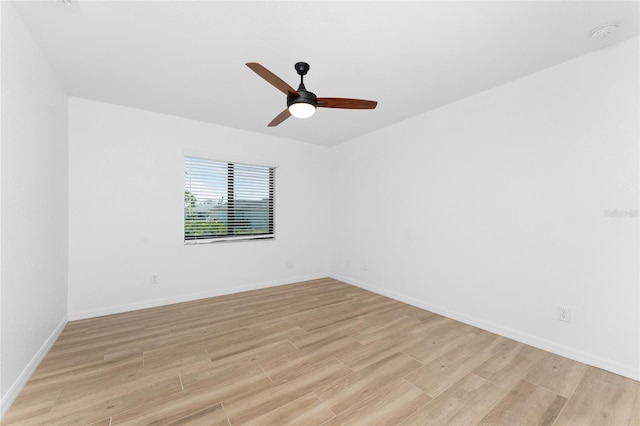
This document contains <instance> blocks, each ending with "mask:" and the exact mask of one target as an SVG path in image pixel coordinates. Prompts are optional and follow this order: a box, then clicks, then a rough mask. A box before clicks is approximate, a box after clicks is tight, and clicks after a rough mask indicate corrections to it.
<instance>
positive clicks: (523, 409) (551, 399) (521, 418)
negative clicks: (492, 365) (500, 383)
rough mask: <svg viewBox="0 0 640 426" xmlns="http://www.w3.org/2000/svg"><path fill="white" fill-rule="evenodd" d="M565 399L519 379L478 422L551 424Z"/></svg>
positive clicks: (493, 423)
mask: <svg viewBox="0 0 640 426" xmlns="http://www.w3.org/2000/svg"><path fill="white" fill-rule="evenodd" d="M566 401H567V399H566V398H564V397H562V396H560V395H558V394H555V393H553V392H551V391H548V390H546V389H544V388H541V387H539V386H536V385H534V384H533V383H530V382H527V381H526V380H521V381H520V382H519V383H518V384H517V385H516V386H515V387H514V388H513V389H512V390H511V391H510V392H509V393H508V394H507V395H506V396H505V397H504V398H503V399H502V400H501V401H500V402H499V403H498V405H497V406H496V407H494V408H493V409H492V410H491V411H490V412H489V413H488V414H487V415H486V416H485V417H484V418H483V419H482V421H481V422H480V424H482V425H503V426H510V425H532V426H534V425H540V426H543V425H544V426H551V425H553V423H554V422H555V421H556V418H557V417H558V414H559V413H560V411H561V410H562V408H563V407H564V405H565V403H566Z"/></svg>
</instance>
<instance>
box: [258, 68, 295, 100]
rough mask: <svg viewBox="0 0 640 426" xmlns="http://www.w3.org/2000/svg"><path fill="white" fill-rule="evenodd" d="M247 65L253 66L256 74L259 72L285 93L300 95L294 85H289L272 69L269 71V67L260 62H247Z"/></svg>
mask: <svg viewBox="0 0 640 426" xmlns="http://www.w3.org/2000/svg"><path fill="white" fill-rule="evenodd" d="M246 65H247V66H248V67H249V68H251V69H252V70H253V71H254V72H255V73H256V74H258V75H259V76H260V77H262V78H264V79H265V80H267V82H268V83H270V84H271V85H272V86H273V87H275V88H276V89H278V90H279V91H281V92H282V93H284V94H285V95H287V96H289V95H292V96H299V94H298V92H297V91H296V90H295V89H294V88H293V87H291V86H289V85H288V84H287V83H285V82H284V80H282V79H281V78H280V77H278V76H277V75H275V74H274V73H272V72H271V71H269V70H268V69H266V68H265V67H263V66H262V65H260V64H259V63H257V62H247V64H246Z"/></svg>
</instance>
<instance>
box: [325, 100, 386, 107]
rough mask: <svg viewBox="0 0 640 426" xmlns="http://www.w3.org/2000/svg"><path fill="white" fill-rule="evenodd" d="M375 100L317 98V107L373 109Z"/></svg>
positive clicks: (375, 103) (376, 103)
mask: <svg viewBox="0 0 640 426" xmlns="http://www.w3.org/2000/svg"><path fill="white" fill-rule="evenodd" d="M376 105H378V102H376V101H365V100H364V99H349V98H318V107H319V108H345V109H374V108H375V107H376Z"/></svg>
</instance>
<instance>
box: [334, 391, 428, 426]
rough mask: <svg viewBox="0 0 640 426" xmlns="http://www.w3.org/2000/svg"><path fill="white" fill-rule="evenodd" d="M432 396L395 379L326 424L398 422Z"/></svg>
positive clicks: (388, 423)
mask: <svg viewBox="0 0 640 426" xmlns="http://www.w3.org/2000/svg"><path fill="white" fill-rule="evenodd" d="M429 401H431V397H430V396H429V395H427V394H426V393H424V392H422V391H421V390H419V389H418V388H416V387H415V386H413V385H411V384H409V383H408V382H405V381H403V380H402V381H394V382H393V383H391V384H390V385H389V386H386V388H385V389H384V390H382V391H380V392H376V393H374V394H373V395H372V396H371V397H369V398H366V399H364V400H363V401H361V402H359V403H358V404H356V405H354V406H352V407H351V408H349V409H347V410H345V411H343V412H342V413H341V414H340V415H338V416H336V417H334V418H333V419H330V420H328V421H327V422H325V423H323V426H338V425H395V424H399V423H400V422H401V421H403V420H406V419H407V418H409V417H410V416H411V415H412V414H414V413H415V412H416V410H418V409H420V408H421V407H423V406H424V405H425V404H427V403H428V402H429Z"/></svg>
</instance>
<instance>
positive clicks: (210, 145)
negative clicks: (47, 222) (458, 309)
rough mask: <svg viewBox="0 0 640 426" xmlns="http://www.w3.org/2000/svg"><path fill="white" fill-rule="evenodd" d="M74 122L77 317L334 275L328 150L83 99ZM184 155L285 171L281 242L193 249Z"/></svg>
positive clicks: (280, 193)
mask: <svg viewBox="0 0 640 426" xmlns="http://www.w3.org/2000/svg"><path fill="white" fill-rule="evenodd" d="M69 117H70V119H69V223H70V225H69V316H70V318H71V319H77V318H84V317H88V316H95V315H102V314H106V313H112V312H119V311H125V310H131V309H137V308H142V307H147V306H156V305H159V304H163V303H170V302H177V301H182V300H189V299H194V298H199V297H207V296H213V295H218V294H224V293H230V292H237V291H242V290H247V289H250V288H257V287H264V286H270V285H275V284H283V283H290V282H296V281H299V280H304V279H308V278H318V277H323V276H327V274H328V251H327V248H328V243H329V237H328V231H329V214H328V209H327V208H326V207H325V206H326V204H327V199H328V196H329V193H328V190H329V180H328V179H327V170H328V163H327V161H328V148H326V147H321V146H316V145H310V144H305V143H299V142H294V141H290V140H285V139H281V138H275V137H273V138H270V137H265V136H264V135H258V134H254V133H249V132H244V131H240V130H235V129H230V128H226V127H221V126H216V125H213V124H208V123H202V122H197V121H192V120H187V119H183V118H178V117H172V116H167V115H162V114H157V113H152V112H147V111H141V110H135V109H131V108H125V107H121V106H115V105H110V104H105V103H100V102H95V101H88V100H84V99H78V98H70V99H69ZM184 154H191V155H193V154H195V155H199V156H203V157H207V158H213V159H219V160H230V161H237V162H244V163H249V164H263V165H270V166H274V165H275V166H278V169H277V170H276V201H275V220H276V223H275V227H276V239H275V240H263V241H251V242H226V243H214V244H201V245H185V244H184V242H183V226H184V225H183V220H184V219H183V217H184V212H183V199H184V187H183V182H184V166H183V156H184ZM151 274H159V276H160V284H159V285H151V282H150V276H151Z"/></svg>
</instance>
